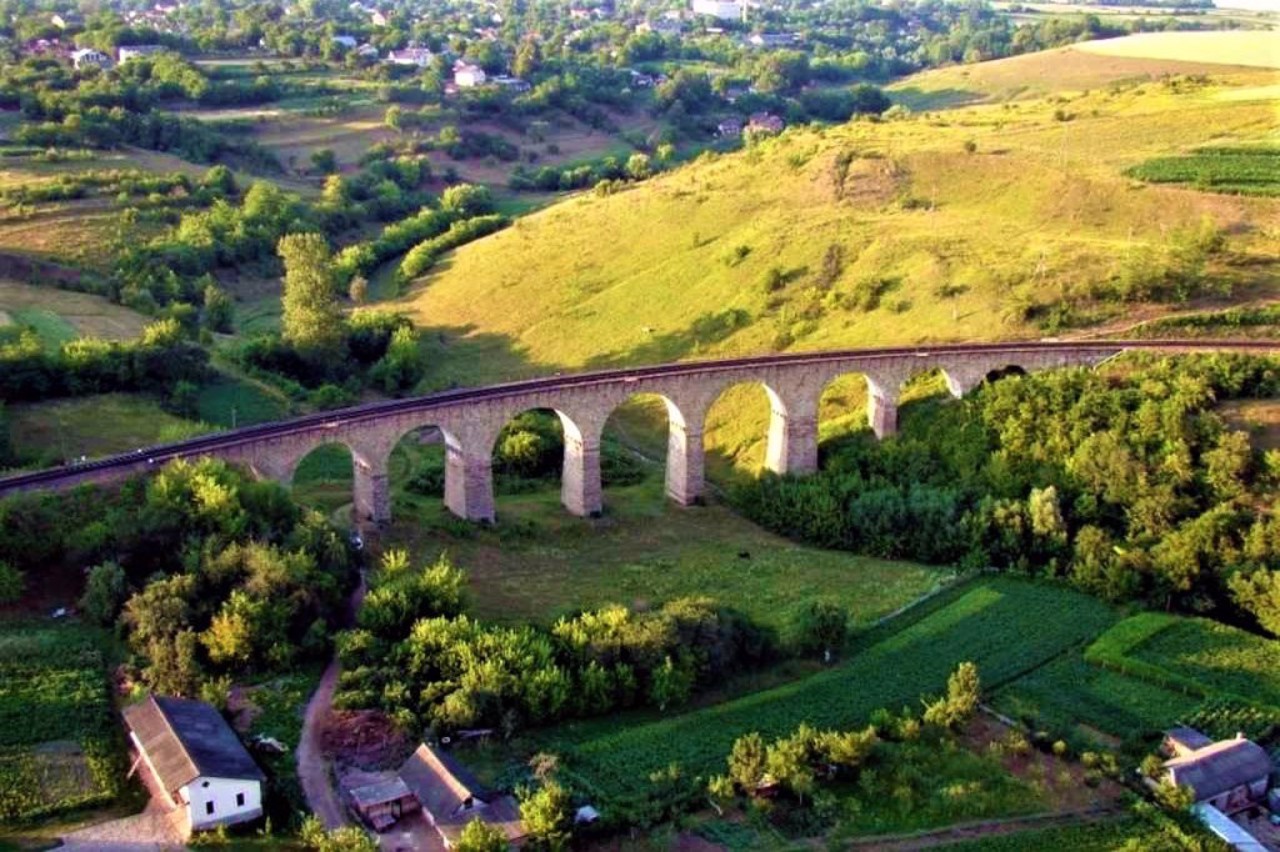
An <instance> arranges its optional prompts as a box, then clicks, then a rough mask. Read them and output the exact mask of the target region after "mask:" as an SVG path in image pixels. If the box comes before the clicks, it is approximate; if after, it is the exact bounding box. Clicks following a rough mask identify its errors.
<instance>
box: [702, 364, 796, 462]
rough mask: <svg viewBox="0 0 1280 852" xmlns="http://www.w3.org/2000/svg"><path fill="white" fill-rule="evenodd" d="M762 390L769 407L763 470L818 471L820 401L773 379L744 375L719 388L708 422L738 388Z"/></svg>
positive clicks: (710, 401)
mask: <svg viewBox="0 0 1280 852" xmlns="http://www.w3.org/2000/svg"><path fill="white" fill-rule="evenodd" d="M742 387H758V388H761V389H762V390H763V391H764V396H765V399H766V400H767V402H768V405H769V425H768V430H767V432H766V443H765V450H764V460H763V467H764V468H765V469H766V470H771V471H773V472H774V473H810V472H812V471H814V470H816V469H817V463H818V443H817V409H818V401H817V398H816V397H814V398H810V397H809V396H807V395H804V394H803V393H801V392H800V391H799V390H797V391H795V392H789V391H790V390H791V389H790V388H789V387H788V386H787V385H786V384H784V383H783V382H780V381H778V380H777V377H770V376H761V377H757V376H743V377H741V378H735V379H733V380H731V381H729V382H728V383H726V384H722V385H720V386H719V387H717V388H716V389H715V391H714V393H712V394H711V395H710V396H709V399H708V401H707V405H706V407H705V408H704V409H703V420H704V422H706V421H707V419H708V418H709V417H710V416H711V413H712V409H713V408H714V407H715V405H716V404H717V403H719V402H721V401H722V400H723V399H724V398H725V396H726V395H727V394H730V393H731V392H733V391H734V389H736V388H742Z"/></svg>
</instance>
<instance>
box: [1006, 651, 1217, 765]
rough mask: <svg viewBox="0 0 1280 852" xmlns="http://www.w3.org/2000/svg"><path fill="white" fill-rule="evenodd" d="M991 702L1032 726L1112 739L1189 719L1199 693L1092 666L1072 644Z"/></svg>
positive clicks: (1134, 737) (1144, 734)
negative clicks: (1070, 647) (1054, 658)
mask: <svg viewBox="0 0 1280 852" xmlns="http://www.w3.org/2000/svg"><path fill="white" fill-rule="evenodd" d="M991 703H992V704H993V705H994V706H995V708H996V709H997V710H999V711H1000V712H1001V713H1004V714H1006V715H1008V716H1012V717H1013V718H1015V719H1025V720H1027V722H1028V723H1029V724H1030V725H1031V727H1033V728H1036V729H1040V728H1045V729H1048V730H1050V731H1053V732H1055V734H1059V735H1063V736H1066V735H1074V736H1075V737H1078V738H1080V739H1081V740H1082V741H1085V742H1088V741H1090V740H1093V741H1100V742H1101V743H1102V744H1108V740H1109V739H1110V738H1115V740H1118V741H1122V742H1136V741H1139V740H1142V739H1144V738H1150V737H1152V736H1154V735H1156V734H1158V733H1159V732H1160V731H1162V730H1164V729H1165V728H1168V727H1170V726H1172V725H1173V724H1175V723H1177V722H1180V721H1184V720H1185V719H1186V718H1187V717H1188V716H1189V715H1190V714H1191V713H1192V712H1194V711H1195V709H1196V707H1198V706H1199V704H1200V699H1199V698H1197V697H1194V696H1188V695H1186V694H1185V693H1182V692H1177V691H1174V690H1171V689H1166V688H1164V687H1161V686H1158V685H1156V684H1152V683H1148V682H1146V681H1142V680H1138V679H1136V678H1132V677H1127V676H1125V675H1123V674H1120V673H1119V672H1113V671H1108V670H1106V669H1102V668H1099V667H1097V666H1091V665H1089V664H1088V663H1086V662H1085V661H1084V659H1083V658H1082V657H1081V656H1080V653H1079V652H1078V651H1077V650H1075V649H1072V650H1070V651H1067V652H1066V653H1065V654H1063V655H1062V656H1061V657H1059V658H1058V659H1056V660H1054V661H1053V662H1051V663H1049V664H1048V665H1046V666H1043V667H1042V668H1039V669H1036V670H1035V671H1034V672H1031V673H1030V674H1028V675H1027V676H1026V677H1021V678H1018V679H1017V680H1016V681H1014V682H1013V683H1011V684H1009V685H1008V686H1005V687H1004V688H1002V689H1001V690H1000V691H999V692H997V693H996V694H995V695H994V696H993V697H992V699H991ZM1100 735H1101V736H1100Z"/></svg>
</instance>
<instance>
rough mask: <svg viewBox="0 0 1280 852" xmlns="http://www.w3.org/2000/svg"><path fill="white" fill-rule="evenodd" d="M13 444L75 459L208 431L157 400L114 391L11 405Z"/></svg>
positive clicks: (28, 452) (28, 453) (34, 453)
mask: <svg viewBox="0 0 1280 852" xmlns="http://www.w3.org/2000/svg"><path fill="white" fill-rule="evenodd" d="M5 408H6V412H7V413H8V416H9V427H10V431H11V436H12V440H13V448H14V450H15V451H16V452H17V453H18V455H19V456H21V457H23V458H35V459H44V461H46V462H47V461H50V460H51V459H50V458H49V457H52V458H56V459H75V458H79V457H80V456H82V455H84V456H89V457H90V458H95V457H98V456H107V455H111V454H113V453H124V452H129V451H130V450H134V449H136V448H138V447H146V446H150V445H152V444H158V443H162V442H165V441H176V440H179V439H181V438H186V437H191V436H193V435H195V434H198V433H199V432H201V431H204V430H205V427H202V426H201V424H198V423H193V422H192V421H190V420H183V419H182V418H181V417H177V416H175V415H173V414H170V413H169V412H167V411H165V410H164V409H163V408H161V407H160V406H159V405H158V404H156V403H155V402H154V401H152V400H150V399H148V398H146V397H143V396H138V395H133V394H123V393H110V394H100V395H97V396H86V397H78V398H73V399H57V400H47V401H45V402H34V403H15V404H12V405H8V406H6V407H5Z"/></svg>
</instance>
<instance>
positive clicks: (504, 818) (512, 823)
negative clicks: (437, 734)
mask: <svg viewBox="0 0 1280 852" xmlns="http://www.w3.org/2000/svg"><path fill="white" fill-rule="evenodd" d="M400 778H401V779H402V780H403V781H404V783H405V784H406V785H407V786H408V787H409V789H410V790H412V791H413V793H414V795H416V796H417V797H418V801H419V802H421V803H422V813H423V816H425V817H426V818H427V821H428V822H430V823H431V824H432V825H433V826H434V827H435V829H436V831H437V832H439V834H440V837H441V839H442V840H444V844H445V846H447V847H449V848H450V849H452V848H453V847H454V846H455V845H456V844H457V842H458V837H459V836H460V835H461V834H462V829H463V828H465V827H466V825H467V823H469V822H471V821H472V820H474V819H479V820H482V821H484V822H486V823H488V824H489V825H492V826H494V827H495V828H497V829H498V830H499V831H501V832H502V833H503V834H504V835H505V836H506V838H507V843H509V844H511V845H513V846H518V845H520V844H521V843H522V842H523V841H524V839H525V830H524V823H523V822H521V821H520V809H519V808H518V807H517V806H516V802H515V799H513V798H511V797H510V796H503V795H497V794H493V793H490V792H488V791H487V790H485V789H484V788H483V787H481V786H480V784H479V783H477V782H476V781H475V780H474V779H473V778H471V777H470V776H469V775H468V774H467V773H466V772H465V771H464V770H463V769H462V768H461V767H459V766H457V765H456V764H455V763H454V762H453V761H452V760H450V759H449V758H448V757H447V756H445V755H444V754H441V753H440V752H437V751H436V750H435V749H433V748H431V746H429V745H427V744H425V743H423V744H422V745H420V746H418V750H417V751H415V752H414V753H413V754H411V755H410V756H409V759H408V760H406V761H405V763H404V766H402V767H400Z"/></svg>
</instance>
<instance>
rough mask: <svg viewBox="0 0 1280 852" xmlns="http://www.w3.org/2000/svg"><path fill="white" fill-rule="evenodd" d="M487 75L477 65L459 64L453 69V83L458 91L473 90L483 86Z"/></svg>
mask: <svg viewBox="0 0 1280 852" xmlns="http://www.w3.org/2000/svg"><path fill="white" fill-rule="evenodd" d="M487 79H488V75H486V74H485V73H484V69H483V68H481V67H480V66H479V65H471V64H470V63H467V62H461V63H459V64H457V65H455V66H454V68H453V82H454V84H455V85H456V86H457V87H458V88H459V89H474V88H475V87H476V86H483V85H484V84H485V80H487Z"/></svg>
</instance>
